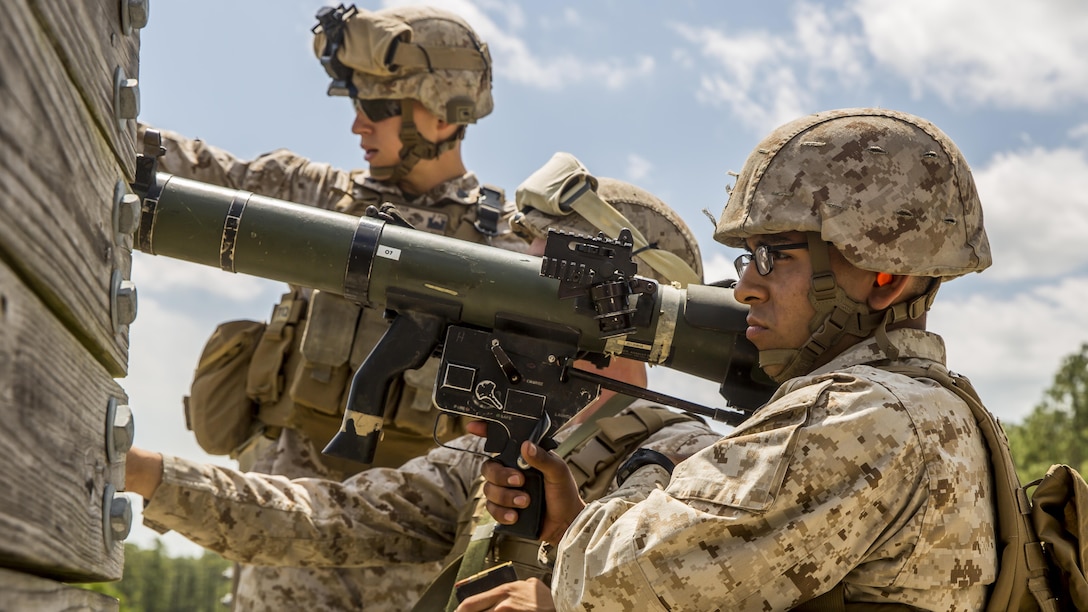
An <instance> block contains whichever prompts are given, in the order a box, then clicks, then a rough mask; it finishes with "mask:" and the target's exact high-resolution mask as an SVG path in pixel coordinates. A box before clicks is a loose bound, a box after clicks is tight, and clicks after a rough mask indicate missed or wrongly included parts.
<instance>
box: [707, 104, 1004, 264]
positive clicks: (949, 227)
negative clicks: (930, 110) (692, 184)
mask: <svg viewBox="0 0 1088 612" xmlns="http://www.w3.org/2000/svg"><path fill="white" fill-rule="evenodd" d="M788 231H802V232H817V233H819V234H820V236H821V237H822V238H823V240H825V241H827V242H830V243H831V244H833V245H835V247H836V248H837V249H838V250H839V251H840V252H841V253H842V255H843V256H844V257H845V258H846V259H847V261H849V262H850V263H852V264H854V265H855V266H857V267H859V268H862V269H865V270H870V271H874V272H887V273H891V274H906V275H914V276H930V277H943V278H954V277H957V276H961V275H963V274H966V273H968V272H979V271H982V270H984V269H985V268H987V267H989V266H990V263H991V257H990V246H989V242H988V241H987V238H986V230H985V229H984V228H983V224H982V206H981V204H980V203H979V198H978V193H977V191H976V190H975V183H974V179H973V178H972V177H971V170H970V168H969V167H968V166H967V161H966V160H965V159H964V157H963V155H962V154H961V153H960V151H959V149H958V148H957V147H956V145H955V144H954V143H953V142H952V140H951V139H950V138H949V137H948V136H947V135H945V134H944V132H942V131H941V130H940V129H938V128H937V127H936V126H935V125H933V124H932V123H930V122H928V121H926V120H924V119H920V118H918V117H915V116H912V115H908V114H906V113H901V112H896V111H892V110H884V109H877V108H854V109H842V110H835V111H828V112H822V113H816V114H814V115H809V116H807V117H803V118H801V119H797V120H795V121H792V122H790V123H787V124H785V125H783V126H782V127H779V128H778V129H777V130H775V131H774V132H773V133H771V135H770V136H768V137H767V138H765V139H763V141H762V142H760V143H759V145H758V146H756V148H755V150H754V151H753V152H752V154H751V155H750V156H749V157H748V160H747V161H746V162H745V164H744V168H743V169H742V170H741V172H740V175H739V177H738V178H737V181H736V185H735V186H734V187H733V189H732V191H731V193H730V195H729V201H728V203H727V204H726V206H725V210H724V211H723V212H722V216H721V219H720V220H719V221H718V225H717V229H716V231H715V233H714V238H715V240H718V241H719V242H722V243H724V244H726V245H729V246H732V247H737V248H744V239H745V238H747V237H750V236H755V235H762V234H775V233H780V232H788Z"/></svg>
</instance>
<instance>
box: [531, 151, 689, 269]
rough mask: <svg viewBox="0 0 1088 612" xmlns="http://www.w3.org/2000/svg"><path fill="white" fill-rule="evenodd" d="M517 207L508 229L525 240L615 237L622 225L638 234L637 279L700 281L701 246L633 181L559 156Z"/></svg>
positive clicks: (676, 217) (537, 176)
mask: <svg viewBox="0 0 1088 612" xmlns="http://www.w3.org/2000/svg"><path fill="white" fill-rule="evenodd" d="M537 179H543V180H537ZM549 183H550V185H547V186H546V185H545V184H549ZM547 191H551V192H552V193H551V194H550V196H549V195H548V194H546V193H545V192H547ZM572 192H573V195H572ZM560 201H561V202H562V203H561V204H559V205H558V206H557V205H555V204H556V203H557V202H560ZM515 203H516V204H517V207H518V212H517V214H516V215H515V216H514V218H513V219H511V221H510V225H511V228H512V229H513V230H514V231H515V232H516V233H517V234H518V235H521V236H523V237H525V238H526V239H529V240H532V239H533V238H544V237H547V235H548V230H549V229H555V230H560V231H566V232H572V233H576V234H583V235H589V236H596V235H597V234H598V233H600V232H604V234H605V235H607V236H609V237H610V238H615V237H616V236H618V235H619V230H620V229H622V228H623V227H626V228H627V229H630V230H632V232H633V233H635V234H636V237H635V245H634V246H635V252H636V255H635V263H636V264H637V266H638V274H639V275H640V276H644V277H646V278H653V279H655V280H657V281H658V282H662V283H672V282H677V283H679V284H680V285H681V286H687V285H688V284H691V283H696V284H699V283H702V278H703V263H702V255H701V253H700V251H699V244H698V242H696V240H695V236H694V235H693V234H692V232H691V229H689V228H688V226H687V224H686V223H684V221H683V219H681V218H680V216H679V215H678V214H676V211H674V210H673V209H672V208H670V207H669V206H668V205H667V204H665V203H664V202H662V201H661V200H660V199H658V198H657V197H656V196H654V195H653V194H651V193H650V192H648V191H646V190H644V189H641V188H639V187H636V186H635V185H632V184H631V183H626V182H624V181H621V180H618V179H612V178H605V177H601V178H596V177H593V176H590V175H589V174H588V172H587V171H586V170H585V167H584V166H582V165H581V162H578V160H576V159H575V158H574V157H573V156H571V155H569V154H566V153H557V154H556V155H555V156H554V157H553V158H552V160H551V161H550V162H549V164H548V165H547V166H545V167H544V168H541V169H540V170H538V171H537V172H536V173H534V175H533V176H532V177H530V178H529V179H527V180H526V181H525V182H524V183H522V185H521V186H520V187H518V191H517V196H516V198H515ZM546 211H547V212H546Z"/></svg>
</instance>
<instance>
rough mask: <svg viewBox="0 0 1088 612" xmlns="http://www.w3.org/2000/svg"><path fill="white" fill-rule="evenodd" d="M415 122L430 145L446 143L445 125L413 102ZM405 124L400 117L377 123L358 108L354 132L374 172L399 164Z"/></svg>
mask: <svg viewBox="0 0 1088 612" xmlns="http://www.w3.org/2000/svg"><path fill="white" fill-rule="evenodd" d="M412 119H413V121H415V124H416V130H417V131H419V135H420V136H422V137H423V139H424V140H426V141H427V142H439V141H440V140H442V139H444V137H443V134H442V133H441V130H444V129H445V130H447V131H448V127H447V124H446V123H445V122H444V121H442V120H440V119H439V118H438V116H436V115H435V114H434V113H432V112H430V111H429V110H427V109H426V108H425V107H424V106H423V105H422V104H420V103H419V102H417V101H415V100H413V101H412ZM402 124H403V119H402V117H401V116H400V115H393V116H387V117H384V118H382V119H381V120H379V121H374V120H372V119H371V118H370V117H368V116H367V114H366V112H365V111H363V110H362V109H361V108H359V107H358V106H356V109H355V122H354V123H352V124H351V132H352V133H353V134H356V135H358V136H359V147H360V148H362V149H363V152H364V158H365V159H366V161H367V163H369V164H370V167H371V168H374V167H377V168H382V167H388V166H395V165H396V164H397V163H399V161H400V151H401V148H402V147H403V143H402V142H401V139H400V128H401V126H402Z"/></svg>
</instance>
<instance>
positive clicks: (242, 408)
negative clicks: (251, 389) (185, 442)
mask: <svg viewBox="0 0 1088 612" xmlns="http://www.w3.org/2000/svg"><path fill="white" fill-rule="evenodd" d="M265 327H266V325H265V324H264V323H262V322H260V321H228V322H226V323H223V324H221V325H219V327H217V328H216V329H215V331H214V332H213V333H212V335H211V337H210V338H209V339H208V342H207V343H206V344H205V345H204V350H203V351H202V352H201V354H200V361H199V363H198V365H197V367H196V373H195V374H194V375H193V384H192V386H191V388H190V390H189V397H188V398H186V402H185V409H186V415H185V416H186V422H187V423H188V424H189V428H190V429H192V430H193V434H194V435H195V436H196V441H197V443H198V444H200V448H202V449H204V450H205V451H207V452H208V453H210V454H212V455H226V454H229V453H230V452H231V451H233V450H234V449H235V448H237V447H238V446H239V445H240V444H242V443H243V442H245V441H246V440H247V439H249V437H250V435H251V434H252V433H253V429H254V427H255V426H256V420H255V415H256V410H257V402H256V401H255V400H254V399H253V398H252V397H251V396H250V395H249V394H248V393H247V392H246V373H247V371H248V370H249V365H250V360H251V359H252V357H253V353H254V351H255V350H256V348H257V345H258V343H259V339H260V337H261V335H262V334H263V333H264V331H265Z"/></svg>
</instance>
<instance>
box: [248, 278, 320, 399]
mask: <svg viewBox="0 0 1088 612" xmlns="http://www.w3.org/2000/svg"><path fill="white" fill-rule="evenodd" d="M300 293H301V292H300V291H291V292H288V293H285V294H283V296H281V297H280V302H279V304H276V306H275V307H274V308H273V309H272V319H271V320H270V321H269V322H268V326H267V327H266V328H265V330H264V333H263V334H261V340H260V342H258V343H257V348H256V350H255V351H254V352H253V359H252V360H251V362H250V365H249V371H248V372H247V373H246V393H247V394H249V396H250V397H252V398H253V399H255V400H257V401H258V402H260V403H262V404H268V403H275V402H277V401H278V400H279V399H280V395H281V394H282V393H283V386H284V377H283V362H284V360H285V358H286V355H287V351H288V349H289V348H290V347H291V343H292V341H294V339H295V327H296V326H297V325H298V322H299V319H301V318H302V313H303V311H304V310H305V308H306V299H305V298H303V297H302V296H301V295H300Z"/></svg>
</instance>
